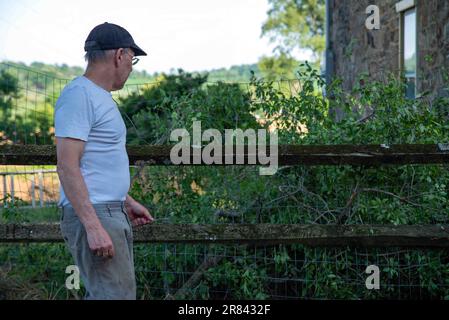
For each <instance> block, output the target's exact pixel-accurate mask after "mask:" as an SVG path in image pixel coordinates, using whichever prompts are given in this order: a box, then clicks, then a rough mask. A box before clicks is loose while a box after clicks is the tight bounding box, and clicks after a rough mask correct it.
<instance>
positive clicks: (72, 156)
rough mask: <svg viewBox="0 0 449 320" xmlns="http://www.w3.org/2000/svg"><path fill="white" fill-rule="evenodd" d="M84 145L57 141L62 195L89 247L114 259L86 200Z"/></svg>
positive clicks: (76, 140)
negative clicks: (84, 231)
mask: <svg viewBox="0 0 449 320" xmlns="http://www.w3.org/2000/svg"><path fill="white" fill-rule="evenodd" d="M84 145H85V142H84V141H82V140H78V139H72V138H56V154H57V159H58V163H57V172H58V175H59V180H60V181H61V184H62V187H63V188H64V193H65V195H66V197H67V198H68V199H69V201H70V204H71V205H72V206H73V209H74V210H75V213H76V214H77V216H78V217H79V219H80V221H81V223H82V224H83V225H84V228H85V229H86V233H87V238H88V242H89V247H90V249H91V250H93V251H94V252H95V253H97V254H98V255H102V256H113V255H114V248H113V245H112V240H111V238H110V237H109V235H108V233H107V232H106V230H104V228H103V226H102V225H101V222H100V220H99V219H98V217H97V214H96V212H95V209H94V207H93V206H92V203H91V202H90V200H89V193H88V191H87V186H86V183H85V182H84V178H83V176H82V175H81V170H80V160H81V157H82V155H83V152H84Z"/></svg>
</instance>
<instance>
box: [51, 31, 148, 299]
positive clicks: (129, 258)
mask: <svg viewBox="0 0 449 320" xmlns="http://www.w3.org/2000/svg"><path fill="white" fill-rule="evenodd" d="M84 49H85V51H86V52H87V53H86V56H85V57H86V60H87V62H88V65H87V69H86V72H85V74H84V75H83V76H80V77H77V78H76V79H74V80H73V81H72V82H71V83H69V84H68V85H67V86H66V87H65V88H64V90H63V91H62V93H61V96H60V97H59V99H58V101H57V102H56V107H55V136H56V149H57V159H58V163H57V171H58V175H59V179H60V182H61V188H60V200H59V206H61V207H62V215H61V231H62V234H63V236H64V239H65V242H66V244H67V245H68V247H69V249H70V252H71V254H72V256H73V258H74V260H75V263H76V265H77V266H78V268H79V270H80V275H81V278H82V280H83V282H84V285H85V287H86V290H87V293H86V299H135V298H136V283H135V276H134V262H133V246H132V245H133V244H132V242H133V239H132V229H131V224H130V220H131V222H132V223H133V225H135V226H139V225H143V224H147V223H150V222H152V221H153V217H152V216H151V215H150V213H149V212H148V210H147V209H146V208H145V207H144V206H143V205H141V204H139V203H138V202H137V201H135V200H134V199H133V198H131V197H130V196H129V195H128V194H127V193H128V190H129V186H130V174H129V161H128V155H127V153H126V148H125V143H126V127H125V124H124V122H123V119H122V117H121V115H120V112H119V110H118V108H117V105H116V103H115V102H114V100H113V99H112V95H111V91H114V90H119V89H121V88H123V86H124V84H125V82H126V80H127V79H128V76H129V74H130V73H131V71H132V66H133V64H135V63H136V62H137V61H136V59H137V58H135V56H139V55H146V53H145V52H144V51H143V50H142V49H140V48H139V47H138V46H137V45H136V44H135V42H134V40H133V38H132V37H131V35H130V34H129V33H128V31H126V30H125V29H124V28H122V27H120V26H118V25H115V24H110V23H104V24H101V25H98V26H96V27H95V28H94V29H93V30H92V31H91V32H90V34H89V36H88V37H87V40H86V42H85V46H84Z"/></svg>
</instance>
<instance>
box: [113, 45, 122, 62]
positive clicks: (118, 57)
mask: <svg viewBox="0 0 449 320" xmlns="http://www.w3.org/2000/svg"><path fill="white" fill-rule="evenodd" d="M121 59H123V48H119V49H117V50H116V51H115V52H114V66H115V67H118V65H119V61H120V60H121Z"/></svg>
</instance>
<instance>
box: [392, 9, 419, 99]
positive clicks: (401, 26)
mask: <svg viewBox="0 0 449 320" xmlns="http://www.w3.org/2000/svg"><path fill="white" fill-rule="evenodd" d="M411 10H414V11H415V28H416V30H415V33H416V34H415V56H416V58H415V59H416V67H415V92H414V98H416V97H418V72H419V71H418V65H419V64H418V29H419V26H418V5H417V0H402V1H400V2H398V3H396V12H397V13H399V72H400V74H401V75H402V74H404V72H405V59H404V54H405V52H404V51H405V43H404V41H405V37H404V33H405V14H406V13H407V12H409V11H411Z"/></svg>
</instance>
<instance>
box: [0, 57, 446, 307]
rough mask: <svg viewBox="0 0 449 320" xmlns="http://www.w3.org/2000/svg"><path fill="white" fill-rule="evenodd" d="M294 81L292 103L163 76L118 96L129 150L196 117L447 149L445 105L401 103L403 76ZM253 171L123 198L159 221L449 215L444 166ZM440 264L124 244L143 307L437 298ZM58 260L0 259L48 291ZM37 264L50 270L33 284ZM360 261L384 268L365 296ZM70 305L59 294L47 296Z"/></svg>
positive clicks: (338, 140) (436, 256) (22, 249)
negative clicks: (166, 301) (172, 302)
mask: <svg viewBox="0 0 449 320" xmlns="http://www.w3.org/2000/svg"><path fill="white" fill-rule="evenodd" d="M297 78H298V80H297V82H298V83H299V84H300V86H301V88H300V90H299V92H298V94H295V95H292V94H287V93H286V92H284V91H283V90H279V88H276V86H273V85H272V84H271V83H267V82H264V81H261V80H260V79H257V78H253V80H252V82H251V85H250V87H249V90H248V88H242V87H241V86H239V85H235V84H225V83H217V84H212V85H207V83H206V78H205V77H204V76H198V75H192V74H189V73H179V74H178V75H176V76H167V77H164V78H163V79H162V81H161V82H160V83H159V85H157V86H152V87H149V88H146V89H143V90H142V91H141V92H139V93H134V94H131V95H130V96H128V97H125V98H122V99H119V101H118V102H119V105H120V108H121V111H122V112H123V115H124V118H125V120H126V122H127V125H128V139H129V141H128V143H129V144H148V143H151V144H153V143H159V144H163V143H169V132H170V131H171V130H172V129H175V128H187V129H188V130H190V129H191V126H192V122H193V121H194V120H201V121H202V126H203V129H206V128H216V129H218V130H220V131H221V130H223V129H225V128H241V129H246V128H269V127H271V128H273V127H276V128H277V129H278V130H279V137H280V143H283V144H288V143H290V144H304V145H308V144H384V145H385V146H388V145H390V144H399V143H413V144H415V143H432V144H435V143H438V142H447V141H448V140H449V122H448V118H447V105H448V103H449V101H448V100H447V99H445V98H439V99H437V100H434V101H430V100H429V99H427V98H426V97H423V98H420V99H417V100H409V99H406V98H405V97H404V94H403V93H404V89H405V87H404V84H403V81H402V80H401V79H395V78H394V77H391V78H390V80H389V81H388V82H387V83H380V82H373V81H370V80H368V79H367V78H366V77H361V79H360V82H359V85H358V86H356V87H355V89H354V91H353V92H349V93H347V92H343V91H342V90H341V89H340V86H339V82H338V81H335V82H334V83H333V84H332V85H331V86H328V87H326V86H325V83H324V81H323V79H322V78H321V76H320V75H319V74H318V72H317V71H316V70H314V69H313V68H312V67H310V66H309V65H307V64H304V65H301V66H300V72H299V73H298V74H297ZM323 92H326V93H327V95H324V94H323ZM330 97H331V98H330ZM337 114H338V115H339V118H340V120H339V121H336V120H335V117H336V115H337ZM136 129H137V130H136ZM256 169H257V168H255V167H254V166H245V167H187V166H186V167H144V168H143V169H142V170H141V171H139V172H138V174H137V178H136V181H135V183H134V185H133V187H132V189H131V195H132V196H133V197H134V198H136V199H139V200H141V201H142V202H143V203H145V204H147V205H148V206H150V207H151V208H152V212H153V214H154V216H155V217H156V218H157V219H158V220H159V222H157V223H161V222H163V223H243V222H244V223H261V222H265V223H321V224H330V223H332V224H333V223H339V224H358V223H364V224H369V223H372V224H427V223H447V221H448V218H449V184H448V179H449V172H448V170H447V166H443V165H428V166H414V165H408V166H382V167H363V166H339V167H337V166H314V167H303V166H289V167H282V168H280V170H279V171H278V172H277V173H276V175H274V176H259V175H258V170H256ZM132 173H133V174H134V173H137V172H136V171H133V172H132ZM448 258H449V257H448V255H447V252H445V251H430V250H428V251H422V250H419V251H418V250H391V249H390V250H382V249H381V248H380V249H378V250H360V249H358V250H356V249H345V248H342V249H311V248H307V247H303V246H299V245H296V246H295V245H289V246H271V247H248V246H236V247H231V246H208V247H205V246H195V245H176V246H175V245H137V246H136V247H135V259H136V261H135V264H136V268H137V269H136V270H137V271H136V272H137V279H138V284H139V288H138V290H139V291H138V296H139V297H141V298H152V299H154V298H166V297H172V296H175V297H176V298H201V299H207V298H227V299H230V298H234V299H253V298H256V299H265V298H268V297H274V298H331V299H343V298H346V299H359V298H367V299H370V298H432V299H436V298H438V299H442V298H449V259H448ZM50 259H51V260H50ZM209 259H215V260H211V261H210V262H209ZM69 260H70V259H69V258H68V256H67V252H65V251H64V249H63V247H61V246H59V245H23V246H22V245H20V246H18V245H10V246H2V247H1V248H0V261H2V263H5V264H6V263H8V264H10V265H17V266H19V265H20V266H26V268H23V269H20V270H17V269H14V268H12V269H11V271H10V273H12V274H15V275H17V274H18V275H20V276H21V277H22V278H24V279H27V281H29V282H35V281H36V282H38V283H39V284H40V285H42V287H43V288H45V290H47V292H48V291H51V290H52V289H51V288H52V286H54V282H52V281H54V279H57V280H56V281H57V284H58V285H59V286H60V287H62V286H63V285H64V277H65V274H64V270H65V266H66V265H67V264H69V262H68V261H69ZM48 261H51V265H52V268H54V270H55V271H54V272H55V273H50V272H49V271H48V272H47V273H44V274H45V277H43V276H42V274H43V273H42V270H44V269H45V267H46V266H47V264H48V263H49V262H48ZM204 263H206V264H207V265H208V268H206V270H205V271H203V272H202V273H201V274H200V276H199V277H198V280H197V281H194V282H193V283H191V285H190V286H189V287H188V288H187V289H186V288H184V289H186V290H183V291H182V292H178V289H179V288H181V287H182V286H183V284H185V282H186V281H187V280H188V279H189V277H190V276H192V274H193V273H194V272H195V271H196V270H197V268H198V267H199V266H200V265H201V264H204ZM370 264H377V265H379V267H380V268H381V290H378V291H376V292H373V291H369V290H367V289H366V288H365V279H366V275H365V273H364V271H365V268H366V267H367V266H368V265H370ZM28 269H30V270H28ZM14 270H15V271H14ZM38 270H40V272H38ZM45 270H46V269H45ZM67 295H68V293H67V291H66V290H65V289H61V290H60V291H58V293H57V294H55V295H50V296H51V297H53V298H67Z"/></svg>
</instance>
